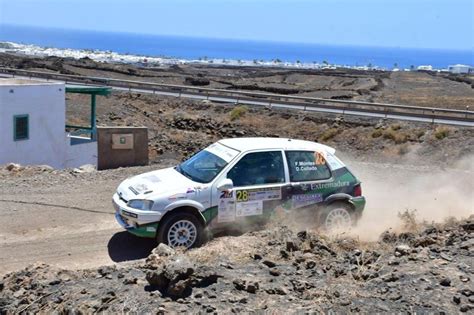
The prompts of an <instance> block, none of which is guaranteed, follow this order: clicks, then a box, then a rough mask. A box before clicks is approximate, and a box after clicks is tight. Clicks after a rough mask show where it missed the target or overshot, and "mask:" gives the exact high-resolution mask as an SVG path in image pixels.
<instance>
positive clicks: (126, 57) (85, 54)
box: [0, 41, 446, 71]
mask: <svg viewBox="0 0 474 315" xmlns="http://www.w3.org/2000/svg"><path fill="white" fill-rule="evenodd" d="M0 53H14V54H21V55H25V56H36V57H48V56H56V57H61V58H74V59H82V58H90V59H92V60H94V61H96V62H111V63H123V64H131V65H137V66H144V67H159V66H172V65H202V66H212V65H218V66H231V67H232V66H234V67H256V68H261V67H266V68H287V69H303V70H310V69H317V70H325V69H330V70H334V69H337V68H340V69H351V70H362V71H367V70H378V71H414V70H433V71H446V69H435V68H434V67H432V66H431V65H424V66H418V67H417V68H410V69H407V68H405V69H400V68H397V67H394V68H392V69H389V68H386V67H380V66H377V65H367V66H350V65H341V64H332V63H328V62H323V63H318V62H312V63H308V62H299V61H297V62H290V61H282V60H279V59H275V60H256V59H255V60H235V59H225V58H199V59H185V58H174V57H165V56H163V57H156V56H147V55H139V54H121V53H118V52H115V51H112V50H98V49H71V48H55V47H43V46H39V45H33V44H21V43H16V42H11V41H0Z"/></svg>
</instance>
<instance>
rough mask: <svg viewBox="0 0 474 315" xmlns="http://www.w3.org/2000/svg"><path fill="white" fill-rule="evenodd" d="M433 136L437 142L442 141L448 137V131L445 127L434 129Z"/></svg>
mask: <svg viewBox="0 0 474 315" xmlns="http://www.w3.org/2000/svg"><path fill="white" fill-rule="evenodd" d="M434 136H435V137H436V139H438V140H443V139H444V138H446V137H447V136H449V129H448V128H446V127H438V128H436V129H435V132H434Z"/></svg>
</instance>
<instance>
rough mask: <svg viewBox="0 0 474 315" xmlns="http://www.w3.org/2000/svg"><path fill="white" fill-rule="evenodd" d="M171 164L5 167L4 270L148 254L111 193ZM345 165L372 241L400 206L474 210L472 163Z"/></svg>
mask: <svg viewBox="0 0 474 315" xmlns="http://www.w3.org/2000/svg"><path fill="white" fill-rule="evenodd" d="M173 163H175V161H165V162H162V163H161V164H155V165H152V166H146V167H132V168H126V169H117V170H107V171H100V172H92V173H80V174H78V173H74V172H73V171H71V170H64V171H52V170H49V169H46V170H41V168H31V169H29V168H27V169H25V170H23V171H19V172H17V173H8V172H7V171H4V170H2V171H0V183H1V184H0V209H1V210H0V211H1V212H0V213H1V214H2V216H0V226H1V230H0V265H1V266H2V268H1V270H0V274H5V273H7V272H10V271H13V270H17V269H20V268H23V267H25V266H27V265H28V264H31V263H34V262H38V261H41V262H45V263H48V264H50V265H53V266H58V267H62V268H68V269H82V268H91V267H96V266H101V265H110V264H113V263H119V262H125V261H131V260H132V261H133V260H138V259H142V258H145V257H147V256H148V255H149V253H150V251H151V250H152V248H153V247H154V246H155V244H154V242H153V241H151V240H146V239H139V238H136V237H134V236H132V235H129V234H128V233H126V232H124V231H122V230H121V228H120V227H119V226H118V224H117V223H116V222H115V219H114V216H113V212H114V210H113V207H112V205H111V197H112V194H113V192H114V190H115V189H116V187H117V186H118V184H119V183H120V182H121V181H122V180H123V179H125V178H126V177H129V176H132V175H135V174H139V173H142V172H145V171H148V170H152V169H156V168H160V167H165V166H168V165H171V164H173ZM348 164H349V165H350V166H351V168H352V169H353V171H354V172H355V173H356V174H357V175H358V176H359V177H360V178H362V180H363V192H364V194H365V195H366V197H367V199H368V206H367V209H366V212H365V215H364V217H363V218H362V221H361V222H360V227H359V228H358V229H356V230H355V231H354V233H357V234H358V235H359V236H360V237H361V238H362V239H367V240H373V239H376V238H377V237H378V236H379V235H380V233H381V232H383V231H384V230H385V229H386V228H388V227H392V228H396V222H397V214H398V212H400V211H403V210H407V209H410V210H413V209H416V210H417V212H418V215H420V216H421V217H422V218H423V219H427V220H429V221H431V220H442V219H443V218H445V217H447V216H456V217H466V216H468V215H469V214H473V213H474V196H473V194H472V191H474V181H473V178H474V176H472V174H473V169H472V163H471V164H470V166H469V167H468V168H464V169H462V170H449V171H435V170H433V169H432V168H429V167H420V166H406V165H395V164H379V163H367V162H360V161H358V162H349V163H348ZM440 184H443V185H444V186H440Z"/></svg>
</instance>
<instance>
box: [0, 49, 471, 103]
mask: <svg viewBox="0 0 474 315" xmlns="http://www.w3.org/2000/svg"><path fill="white" fill-rule="evenodd" d="M0 66H1V67H11V68H17V69H24V70H36V71H48V72H58V73H62V74H74V75H87V76H96V77H107V78H116V79H125V80H138V81H148V82H156V83H167V84H179V85H192V86H203V87H210V88H220V89H232V90H243V91H245V90H247V91H260V92H269V93H278V94H288V95H299V96H313V97H322V98H332V99H349V100H360V101H371V102H385V103H400V104H406V105H418V106H429V107H444V108H454V109H466V106H469V105H470V106H471V108H472V106H474V104H473V103H472V100H473V99H474V88H473V87H474V77H473V76H472V75H471V76H469V75H453V74H445V73H434V72H416V71H415V72H385V71H360V70H351V69H336V70H330V69H324V70H303V69H301V70H299V69H287V68H258V67H232V66H218V65H214V66H202V65H179V66H178V65H174V66H163V67H150V66H148V65H146V64H141V65H129V64H116V63H105V62H95V61H93V60H91V59H88V58H83V59H79V60H75V59H72V58H59V57H54V56H51V57H47V58H38V57H29V56H25V55H12V54H5V53H2V54H0Z"/></svg>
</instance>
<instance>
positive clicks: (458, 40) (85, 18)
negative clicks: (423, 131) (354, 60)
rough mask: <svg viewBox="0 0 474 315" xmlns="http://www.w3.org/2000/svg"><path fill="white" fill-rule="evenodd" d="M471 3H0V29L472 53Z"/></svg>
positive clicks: (144, 0) (267, 0) (287, 0)
mask: <svg viewBox="0 0 474 315" xmlns="http://www.w3.org/2000/svg"><path fill="white" fill-rule="evenodd" d="M473 3H474V1H473V0H444V1H441V0H312V1H311V0H134V1H131V0H130V1H125V0H0V24H16V25H29V26H42V27H56V28H65V29H68V28H70V29H87V30H98V31H116V32H133V33H147V34H160V35H182V36H193V37H194V36H195V37H213V38H232V39H251V40H271V41H284V42H306V43H320V44H337V45H369V46H384V47H413V48H444V49H462V50H474V13H473V11H474V8H473V6H474V5H473ZM0 27H1V26H0ZM0 32H1V28H0Z"/></svg>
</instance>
